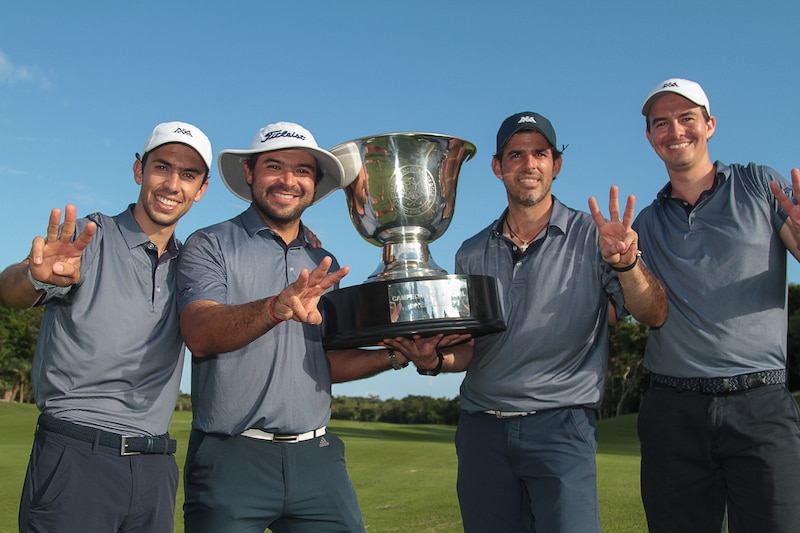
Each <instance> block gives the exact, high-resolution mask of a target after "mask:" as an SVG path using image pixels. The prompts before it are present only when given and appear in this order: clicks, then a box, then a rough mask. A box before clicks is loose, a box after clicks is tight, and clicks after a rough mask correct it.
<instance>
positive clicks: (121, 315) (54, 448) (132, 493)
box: [0, 122, 212, 533]
mask: <svg viewBox="0 0 800 533" xmlns="http://www.w3.org/2000/svg"><path fill="white" fill-rule="evenodd" d="M211 158H212V151H211V143H210V142H209V140H208V138H207V137H206V136H205V134H203V132H201V131H200V130H199V129H198V128H197V127H195V126H193V125H191V124H186V123H184V122H167V123H163V124H159V125H158V126H156V128H155V129H154V130H153V132H152V134H151V135H150V137H149V138H148V139H147V141H146V142H145V145H144V150H143V151H142V156H141V158H140V157H139V154H137V156H136V161H134V163H133V176H134V180H135V181H136V183H137V184H138V185H139V186H140V191H139V198H138V200H137V202H136V203H135V204H132V205H131V206H130V207H128V209H126V210H125V211H123V212H122V213H120V214H119V215H117V216H114V217H110V216H106V215H103V214H100V213H95V214H92V215H89V216H88V217H86V218H82V219H79V220H76V210H75V207H74V206H71V205H68V206H67V208H66V210H65V214H64V224H63V226H62V227H61V228H60V229H59V222H60V220H61V210H60V209H53V210H52V212H51V215H50V223H49V225H48V227H47V236H46V237H44V238H42V237H36V239H35V240H34V242H33V246H32V248H31V252H30V255H29V257H28V258H27V259H26V260H25V261H23V262H22V263H19V264H17V265H12V266H10V267H8V268H7V269H6V270H5V271H4V272H3V273H2V274H0V304H2V305H5V306H9V307H16V308H26V307H31V306H33V305H45V304H46V305H47V308H46V310H45V313H44V318H43V319H42V324H41V330H40V334H39V340H38V342H37V345H36V353H35V355H34V359H33V367H32V370H31V379H32V382H33V392H34V396H35V399H36V404H37V406H38V407H39V409H40V411H41V415H40V417H39V422H38V427H37V430H36V435H35V438H34V443H33V451H32V452H31V458H30V463H29V464H28V472H27V475H26V478H25V485H24V488H23V492H22V501H21V505H20V513H19V529H20V531H22V532H27V531H98V532H111V531H114V532H128V533H131V532H141V533H153V532H164V533H167V532H171V531H172V530H173V525H174V524H173V522H174V516H175V493H176V491H177V488H178V466H177V464H176V462H175V458H174V456H173V453H174V452H175V448H176V443H175V441H174V440H171V439H170V438H169V434H168V433H167V430H168V428H169V424H170V421H171V420H172V413H173V412H174V410H175V401H176V399H177V397H178V387H179V385H180V379H181V372H182V368H183V359H184V345H183V342H182V340H181V336H180V331H179V319H178V313H177V309H176V298H177V294H176V291H175V276H176V270H177V260H176V259H177V255H178V251H179V248H180V243H179V242H178V241H177V239H176V238H175V235H174V231H175V226H176V225H177V223H178V220H179V219H180V218H181V217H182V216H183V215H184V214H186V212H187V211H188V210H189V208H190V207H191V206H192V204H193V203H194V202H197V201H199V200H200V199H201V198H202V197H203V194H204V193H205V191H206V189H207V188H208V182H207V179H208V172H209V169H210V167H211Z"/></svg>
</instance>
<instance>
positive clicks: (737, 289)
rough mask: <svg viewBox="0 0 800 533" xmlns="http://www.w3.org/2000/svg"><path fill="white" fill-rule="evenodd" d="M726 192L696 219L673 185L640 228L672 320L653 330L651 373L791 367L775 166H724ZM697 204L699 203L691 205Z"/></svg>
mask: <svg viewBox="0 0 800 533" xmlns="http://www.w3.org/2000/svg"><path fill="white" fill-rule="evenodd" d="M716 168H717V185H716V187H715V189H714V190H713V192H711V194H706V195H704V196H703V197H702V198H701V199H700V200H699V201H698V203H697V205H696V206H694V208H693V209H691V210H690V211H689V212H688V213H687V208H688V207H687V206H686V205H685V202H683V201H682V200H678V199H675V198H671V197H670V192H671V190H672V189H671V186H670V185H669V184H667V186H666V187H664V188H663V189H662V190H661V192H659V194H658V196H657V198H656V199H655V201H654V202H653V203H652V204H651V205H650V206H648V207H646V208H645V209H644V210H642V212H641V213H640V214H639V216H638V217H637V218H636V221H635V222H634V229H636V231H638V233H639V247H640V248H641V249H642V251H643V252H644V256H645V257H647V258H648V262H647V265H648V267H649V268H650V269H651V270H652V271H653V273H654V274H655V275H656V276H657V277H658V278H659V279H660V280H661V282H662V284H663V285H664V288H665V289H666V291H667V297H668V300H669V316H668V317H667V321H666V323H665V324H664V325H663V326H662V327H661V328H659V329H654V330H653V331H651V332H650V337H649V338H648V341H647V349H646V351H645V367H646V368H647V369H648V370H650V371H651V372H655V373H658V374H664V375H668V376H675V377H682V378H694V377H726V376H733V375H738V374H745V373H750V372H754V371H759V370H775V369H781V368H784V367H785V366H786V328H787V314H786V299H787V288H786V247H785V246H784V245H783V243H782V242H781V240H780V237H779V232H780V229H781V227H783V224H784V222H785V221H786V218H787V214H786V212H785V211H784V210H783V209H781V207H780V205H779V204H778V202H777V200H776V199H775V197H774V195H773V194H772V191H771V190H770V188H769V182H770V181H772V180H778V181H779V182H780V183H781V186H782V188H783V190H784V191H785V192H786V194H787V196H789V197H790V198H793V197H794V194H793V192H792V188H791V186H790V185H789V184H788V183H787V182H786V180H785V179H784V178H783V177H781V176H780V175H779V174H778V173H777V172H775V171H774V170H773V169H771V168H769V167H764V166H757V165H754V164H752V163H751V164H750V165H748V166H746V167H745V166H742V165H736V164H734V165H731V166H726V165H724V164H722V163H720V162H717V163H716ZM689 207H690V206H689Z"/></svg>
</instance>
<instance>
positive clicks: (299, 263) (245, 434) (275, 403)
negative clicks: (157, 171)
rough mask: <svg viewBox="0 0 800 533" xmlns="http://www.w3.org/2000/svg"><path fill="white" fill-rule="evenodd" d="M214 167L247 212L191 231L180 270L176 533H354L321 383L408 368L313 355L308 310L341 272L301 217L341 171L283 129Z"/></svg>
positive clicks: (357, 514) (360, 353)
mask: <svg viewBox="0 0 800 533" xmlns="http://www.w3.org/2000/svg"><path fill="white" fill-rule="evenodd" d="M219 168H220V174H221V176H222V180H223V181H224V182H225V185H227V186H228V188H229V189H230V190H231V192H233V193H234V194H235V195H236V196H238V197H239V198H241V199H243V200H245V201H246V202H248V203H250V206H249V207H248V208H247V209H246V210H245V211H244V212H243V213H241V214H240V215H238V216H236V217H234V218H232V219H230V220H228V221H225V222H221V223H219V224H215V225H213V226H211V227H208V228H205V229H201V230H198V231H197V232H195V233H194V234H193V235H191V236H190V237H189V239H187V241H186V247H185V249H184V250H183V252H182V253H181V259H180V264H179V268H178V288H179V290H180V297H179V301H178V309H179V311H180V314H181V332H182V333H183V337H184V339H185V340H186V343H187V346H188V347H189V349H190V350H191V351H192V355H193V356H194V358H193V362H192V413H193V420H192V433H191V436H190V438H189V449H188V452H187V456H186V468H185V484H184V487H185V490H186V498H185V503H184V522H185V528H186V531H191V532H192V533H198V532H208V533H218V532H221V531H264V530H265V529H267V528H269V529H270V530H271V531H273V532H274V533H283V532H292V533H302V532H308V533H317V532H320V531H324V532H326V533H331V532H342V533H357V532H359V531H361V532H363V531H364V529H365V528H364V524H363V521H362V518H361V511H360V508H359V505H358V500H357V498H356V494H355V491H354V489H353V485H352V483H351V482H350V478H349V476H348V474H347V469H346V466H345V459H344V444H343V443H342V441H341V440H340V439H339V438H338V437H336V435H334V434H332V433H330V432H329V431H327V429H326V427H325V426H326V425H327V423H328V420H329V419H330V405H331V383H332V382H341V381H347V380H351V379H359V378H364V377H368V376H371V375H374V374H377V373H378V372H382V371H384V370H388V369H390V368H401V367H402V366H403V364H405V363H406V359H405V358H404V357H403V356H402V355H400V354H396V355H395V354H392V355H389V353H388V352H387V351H386V350H357V349H350V350H340V351H337V352H331V353H326V351H325V349H324V347H323V345H322V334H321V331H320V328H319V327H318V325H319V324H320V323H321V320H322V317H321V316H320V313H319V311H318V310H317V303H318V302H319V299H320V296H321V295H322V294H323V293H324V292H325V291H326V290H329V289H332V288H334V287H336V285H337V284H338V282H339V281H340V280H341V279H342V278H343V277H344V276H345V275H346V274H347V272H348V270H349V269H348V267H344V268H339V266H338V264H337V263H336V260H335V259H333V257H332V256H330V254H329V253H328V252H327V251H325V250H324V249H322V248H315V247H313V246H312V244H311V243H310V236H309V233H308V231H307V230H306V228H305V226H304V225H303V223H302V222H301V219H300V217H301V215H302V214H303V212H304V211H305V210H306V208H308V207H309V206H311V205H312V204H315V203H317V202H319V201H321V200H322V199H323V198H325V197H326V196H328V195H329V194H330V193H332V192H333V191H335V190H336V189H339V188H342V187H344V186H346V185H347V182H346V179H345V176H344V169H343V168H342V165H341V163H340V162H339V160H338V159H336V157H335V156H334V155H333V154H331V153H330V152H328V151H326V150H322V149H320V148H319V147H318V146H317V143H316V141H315V140H314V137H313V136H312V135H311V132H309V131H308V130H307V129H305V128H303V127H302V126H299V125H298V124H294V123H291V122H278V123H276V124H270V125H268V126H265V127H264V128H262V129H261V130H260V131H259V132H258V133H257V134H256V136H255V138H254V139H253V142H252V144H251V146H250V148H249V149H247V150H223V151H222V152H221V153H220V156H219Z"/></svg>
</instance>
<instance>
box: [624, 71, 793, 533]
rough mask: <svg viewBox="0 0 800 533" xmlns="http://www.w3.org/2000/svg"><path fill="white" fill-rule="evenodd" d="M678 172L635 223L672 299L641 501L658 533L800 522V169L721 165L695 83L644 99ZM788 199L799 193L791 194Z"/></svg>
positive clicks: (659, 347) (648, 414)
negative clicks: (797, 366)
mask: <svg viewBox="0 0 800 533" xmlns="http://www.w3.org/2000/svg"><path fill="white" fill-rule="evenodd" d="M642 114H643V115H644V116H645V117H646V123H647V125H646V135H647V139H648V141H649V142H650V144H651V146H652V147H653V149H654V150H655V152H656V154H657V155H658V156H659V158H660V159H661V160H662V161H663V162H664V165H665V167H666V170H667V174H668V176H669V182H668V183H667V184H666V185H665V186H664V187H663V188H662V189H661V191H660V192H659V193H658V195H657V197H656V199H655V201H654V202H653V203H652V204H651V205H650V206H648V207H646V208H645V209H644V210H642V212H641V213H640V214H639V216H638V217H637V218H636V221H635V222H634V228H635V229H636V230H637V231H638V233H639V244H640V246H641V248H642V250H644V253H645V254H646V255H647V257H648V265H649V266H650V267H651V269H652V270H653V272H654V274H655V275H656V276H657V277H658V278H659V279H660V280H661V281H662V283H663V284H664V288H665V289H666V291H667V296H668V299H669V306H670V313H669V318H668V319H667V321H666V323H665V324H664V325H663V326H662V327H661V328H659V329H657V330H653V331H652V332H651V333H650V336H649V338H648V340H647V348H646V350H645V356H644V365H645V368H647V369H648V370H649V371H650V372H651V381H650V388H649V390H648V391H647V393H646V395H645V397H644V401H643V404H642V407H641V409H640V412H639V437H640V440H641V451H642V465H641V478H642V479H641V485H642V500H643V502H644V507H645V511H646V513H647V522H648V525H649V528H650V531H653V532H675V531H693V532H700V533H702V532H713V533H716V532H718V531H720V527H721V524H722V522H723V517H724V515H725V509H726V507H727V516H728V531H731V532H742V531H775V532H788V531H800V491H798V490H797V480H798V479H800V410H798V406H797V403H796V402H795V400H794V399H793V398H792V396H791V394H790V393H789V391H788V389H787V388H786V384H785V379H786V331H787V309H786V300H787V296H786V291H787V285H786V272H787V271H786V268H787V266H786V257H787V255H786V252H787V251H788V252H790V253H791V254H792V255H793V256H794V257H795V258H797V259H800V250H799V249H798V234H799V231H800V207H798V206H797V205H795V204H794V202H793V200H794V198H796V197H797V193H798V192H799V191H800V171H799V170H798V169H793V170H792V181H793V186H794V190H793V188H792V185H790V184H788V183H787V182H786V180H785V179H784V178H783V177H782V176H780V175H779V174H778V173H777V172H775V171H774V170H773V169H771V168H769V167H765V166H759V165H756V164H753V163H750V164H749V165H747V166H744V165H739V164H730V165H726V164H724V163H722V162H720V161H716V162H712V160H711V158H710V156H709V152H708V141H709V140H710V139H711V137H712V136H713V134H714V132H715V130H716V118H715V117H714V116H713V115H711V109H710V105H709V100H708V97H707V96H706V93H705V91H704V90H703V89H702V87H701V86H700V85H699V84H697V83H696V82H693V81H690V80H686V79H679V78H673V79H668V80H666V81H664V82H662V83H660V84H659V85H658V86H656V87H655V88H654V89H653V90H652V91H651V92H650V94H649V95H648V96H647V98H646V99H645V102H644V105H643V106H642ZM790 198H791V199H790Z"/></svg>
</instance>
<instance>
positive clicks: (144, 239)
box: [116, 204, 180, 257]
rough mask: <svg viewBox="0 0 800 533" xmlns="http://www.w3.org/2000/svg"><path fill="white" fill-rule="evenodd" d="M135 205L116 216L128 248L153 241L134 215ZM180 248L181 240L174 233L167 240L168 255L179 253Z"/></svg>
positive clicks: (145, 244)
mask: <svg viewBox="0 0 800 533" xmlns="http://www.w3.org/2000/svg"><path fill="white" fill-rule="evenodd" d="M135 206H136V204H131V205H129V206H128V209H126V210H125V211H123V212H122V213H120V214H119V215H117V217H116V218H117V226H118V227H119V232H120V233H121V234H122V238H123V239H124V240H125V244H127V245H128V249H130V250H132V249H134V248H136V247H138V246H147V245H149V244H150V243H151V242H152V241H151V240H150V237H148V236H147V234H146V233H145V232H144V231H142V228H141V227H140V226H139V223H138V222H136V219H135V218H134V216H133V209H134V207H135ZM179 249H180V242H179V241H178V239H176V238H175V234H174V233H173V234H172V236H171V237H170V238H169V241H168V242H167V249H166V253H167V257H172V256H175V255H177V254H178V250H179Z"/></svg>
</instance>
